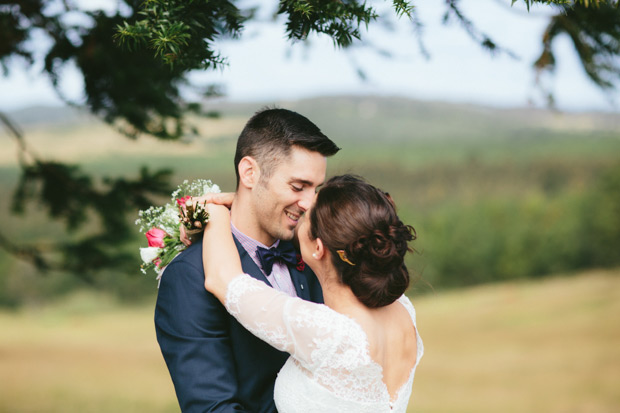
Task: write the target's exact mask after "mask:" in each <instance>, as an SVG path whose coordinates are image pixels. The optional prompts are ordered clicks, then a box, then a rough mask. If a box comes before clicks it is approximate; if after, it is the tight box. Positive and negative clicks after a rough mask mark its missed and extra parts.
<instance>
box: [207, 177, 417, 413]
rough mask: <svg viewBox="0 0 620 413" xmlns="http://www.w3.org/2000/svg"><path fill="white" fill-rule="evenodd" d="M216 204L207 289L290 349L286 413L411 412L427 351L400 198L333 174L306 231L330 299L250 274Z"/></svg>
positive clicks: (278, 393) (302, 234)
mask: <svg viewBox="0 0 620 413" xmlns="http://www.w3.org/2000/svg"><path fill="white" fill-rule="evenodd" d="M207 209H208V212H209V214H210V216H211V219H210V221H209V224H208V225H207V228H206V230H205V233H204V238H203V265H204V269H205V277H206V279H205V288H206V289H207V290H208V291H209V292H211V293H212V294H214V295H215V296H216V297H217V298H218V299H219V300H220V301H221V302H222V303H223V304H224V305H225V307H226V309H227V310H228V312H229V313H230V314H232V315H233V316H234V317H235V318H237V320H238V321H239V322H240V323H241V324H243V326H244V327H245V328H247V329H248V330H249V331H251V332H252V333H253V334H255V335H256V336H257V337H259V338H260V339H261V340H264V341H265V342H267V343H269V344H270V345H272V346H273V347H275V348H277V349H279V350H281V351H286V352H288V353H289V354H290V355H291V356H290V357H289V359H288V361H287V362H286V364H285V365H284V367H283V368H282V370H280V372H279V374H278V378H277V380H276V384H275V391H274V399H275V403H276V406H277V409H278V411H279V412H281V413H289V412H321V413H323V412H328V411H332V412H356V413H357V412H372V413H377V412H405V411H406V410H407V403H408V402H409V399H410V396H411V388H412V384H413V377H414V374H415V370H416V367H417V365H418V363H419V362H420V358H421V357H422V353H423V351H424V349H423V345H422V340H421V339H420V336H419V335H418V332H417V327H416V317H415V310H414V308H413V305H412V304H411V302H410V301H409V299H408V298H407V297H406V296H405V295H404V292H405V290H406V289H407V287H408V285H409V274H408V272H407V268H406V267H405V264H404V256H405V253H406V252H407V251H408V250H409V248H408V245H407V243H408V241H411V240H412V239H414V234H415V233H414V231H413V228H412V227H410V226H407V225H404V224H403V223H402V222H401V221H400V219H399V218H398V216H397V215H396V211H395V208H394V205H393V203H392V201H391V198H389V196H388V195H387V194H385V193H384V192H382V191H381V190H379V189H377V188H375V187H373V186H372V185H370V184H367V183H365V182H364V181H362V180H360V179H358V178H356V177H353V176H350V175H345V176H340V177H334V178H332V179H330V180H329V181H328V182H327V183H326V184H325V186H324V187H323V188H322V189H321V190H320V191H319V193H318V194H317V196H316V200H315V203H314V205H313V207H312V208H311V209H310V210H309V211H306V213H305V215H304V216H303V218H302V221H301V223H300V224H299V225H298V229H297V237H298V240H299V247H300V250H301V254H302V257H303V260H304V262H305V263H306V264H307V265H309V266H310V267H311V268H312V270H313V271H314V273H315V274H316V275H317V277H318V279H319V282H320V283H321V287H322V289H323V295H324V299H325V304H324V305H323V304H315V303H311V302H308V301H303V300H301V299H299V298H294V297H290V296H288V295H286V294H284V293H281V292H278V291H276V290H274V289H272V288H270V287H269V286H267V285H266V284H265V283H263V282H261V281H258V280H256V279H254V278H252V277H250V276H248V275H245V274H243V271H242V269H241V263H240V260H239V256H238V253H237V249H236V248H235V245H234V241H233V237H232V235H231V231H230V213H229V211H228V209H227V208H226V207H224V206H220V205H214V204H208V205H207Z"/></svg>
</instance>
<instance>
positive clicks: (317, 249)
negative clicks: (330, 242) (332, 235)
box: [312, 238, 325, 260]
mask: <svg viewBox="0 0 620 413" xmlns="http://www.w3.org/2000/svg"><path fill="white" fill-rule="evenodd" d="M315 243H316V245H315V246H314V252H313V253H312V256H313V257H314V258H315V259H317V260H320V259H321V258H323V256H324V255H325V246H324V245H323V241H321V238H317V239H316V240H315Z"/></svg>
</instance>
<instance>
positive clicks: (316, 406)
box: [226, 274, 424, 413]
mask: <svg viewBox="0 0 620 413" xmlns="http://www.w3.org/2000/svg"><path fill="white" fill-rule="evenodd" d="M398 302H399V303H401V304H402V305H403V306H404V307H405V308H406V309H407V311H408V312H409V315H410V316H411V320H412V322H413V325H414V326H416V316H415V309H414V308H413V305H412V304H411V302H410V301H409V299H408V298H407V297H405V296H402V297H401V298H400V299H399V300H398ZM226 308H227V310H228V311H229V312H230V313H231V314H232V315H233V316H234V317H235V318H236V319H237V320H239V322H240V323H241V324H243V326H244V327H245V328H247V329H248V330H249V331H251V332H252V333H253V334H254V335H256V336H257V337H259V338H260V339H261V340H263V341H266V342H267V343H269V344H271V345H272V346H274V347H276V348H277V349H279V350H281V351H286V352H288V353H290V354H291V357H289V359H288V360H287V362H286V364H284V367H282V370H280V373H279V374H278V378H277V380H276V385H275V392H274V399H275V403H276V407H277V408H278V411H279V412H280V413H291V412H305V413H309V412H317V413H318V412H320V413H325V412H339V413H341V412H352V413H353V412H354V413H363V412H368V413H380V412H389V413H395V412H402V413H404V412H406V410H407V403H408V402H409V397H410V396H411V387H412V384H413V377H414V374H415V370H416V367H417V365H418V363H419V362H420V358H421V357H422V354H423V352H424V347H423V345H422V340H421V339H420V336H419V335H418V334H417V326H416V327H415V328H416V336H417V346H418V353H417V360H416V363H415V366H414V367H413V369H412V370H411V373H410V375H409V380H407V382H406V383H405V384H404V385H403V386H402V387H401V388H400V390H399V391H398V394H397V395H396V396H395V398H394V399H393V400H390V395H389V393H388V390H387V386H386V385H385V384H384V383H383V381H382V378H383V374H382V368H381V366H380V365H379V364H377V363H376V362H375V361H373V360H372V359H371V358H370V354H369V348H368V339H367V336H366V333H365V332H364V330H363V329H362V327H361V326H360V325H359V324H358V323H357V322H355V321H354V320H353V319H352V318H349V317H347V316H345V315H343V314H340V313H337V312H335V311H334V310H332V309H330V308H329V307H327V306H325V305H322V304H314V303H310V302H307V301H304V300H301V299H299V298H293V297H289V296H288V295H286V294H284V293H281V292H279V291H276V290H274V289H273V288H270V287H268V286H267V285H266V284H265V283H263V282H261V281H258V280H255V279H254V278H252V277H250V276H249V275H245V274H242V275H239V276H237V277H236V278H235V279H233V281H232V282H231V283H230V284H229V286H228V291H227V295H226Z"/></svg>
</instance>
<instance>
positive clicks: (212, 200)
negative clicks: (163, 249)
mask: <svg viewBox="0 0 620 413" xmlns="http://www.w3.org/2000/svg"><path fill="white" fill-rule="evenodd" d="M234 200H235V193H234V192H221V193H217V194H205V195H202V196H195V197H192V200H191V201H192V202H193V204H194V206H196V205H197V204H204V203H206V204H216V205H223V206H225V207H226V208H228V209H230V207H231V206H232V204H233V201H234ZM182 208H185V206H182ZM179 233H180V236H179V239H180V240H181V242H182V243H183V244H185V246H186V247H189V246H190V245H192V242H191V241H190V240H189V237H188V236H187V233H186V232H185V226H184V225H183V224H181V225H180V226H179Z"/></svg>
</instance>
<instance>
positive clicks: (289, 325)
mask: <svg viewBox="0 0 620 413" xmlns="http://www.w3.org/2000/svg"><path fill="white" fill-rule="evenodd" d="M226 309H227V310H228V312H229V313H230V314H231V315H233V316H234V317H235V318H236V319H237V320H238V321H239V322H240V323H241V324H242V325H243V326H244V327H245V328H246V329H248V331H250V332H251V333H252V334H254V335H255V336H257V337H258V338H260V339H261V340H263V341H265V342H267V343H269V344H270V345H272V346H273V347H275V348H277V349H278V350H280V351H286V352H287V353H289V354H291V355H292V356H293V357H294V358H295V359H296V360H297V361H298V362H300V363H301V364H302V365H303V366H304V367H305V368H307V369H308V370H311V371H312V370H314V369H315V368H316V367H318V366H319V365H320V364H321V362H322V361H325V360H328V359H329V357H330V355H331V354H330V351H332V352H333V351H335V349H337V348H338V347H339V346H338V345H337V344H338V342H341V341H343V340H345V339H346V337H343V335H344V334H345V333H344V330H343V329H342V328H339V327H338V326H339V325H341V324H342V322H343V321H344V322H345V323H346V321H348V320H349V319H348V318H346V317H345V316H343V315H341V314H339V313H336V312H335V311H333V310H332V309H330V308H329V307H327V306H325V305H323V304H316V303H311V302H308V301H304V300H302V299H300V298H297V297H290V296H288V295H286V294H284V293H282V292H280V291H277V290H275V289H273V288H270V287H269V286H268V285H266V284H265V283H263V282H261V281H258V280H256V279H254V278H252V277H250V276H249V275H247V274H242V275H239V276H237V277H236V278H234V279H233V280H232V281H231V282H230V284H229V285H228V290H227V293H226ZM343 318H344V319H345V320H343ZM334 344H336V345H334Z"/></svg>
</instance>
